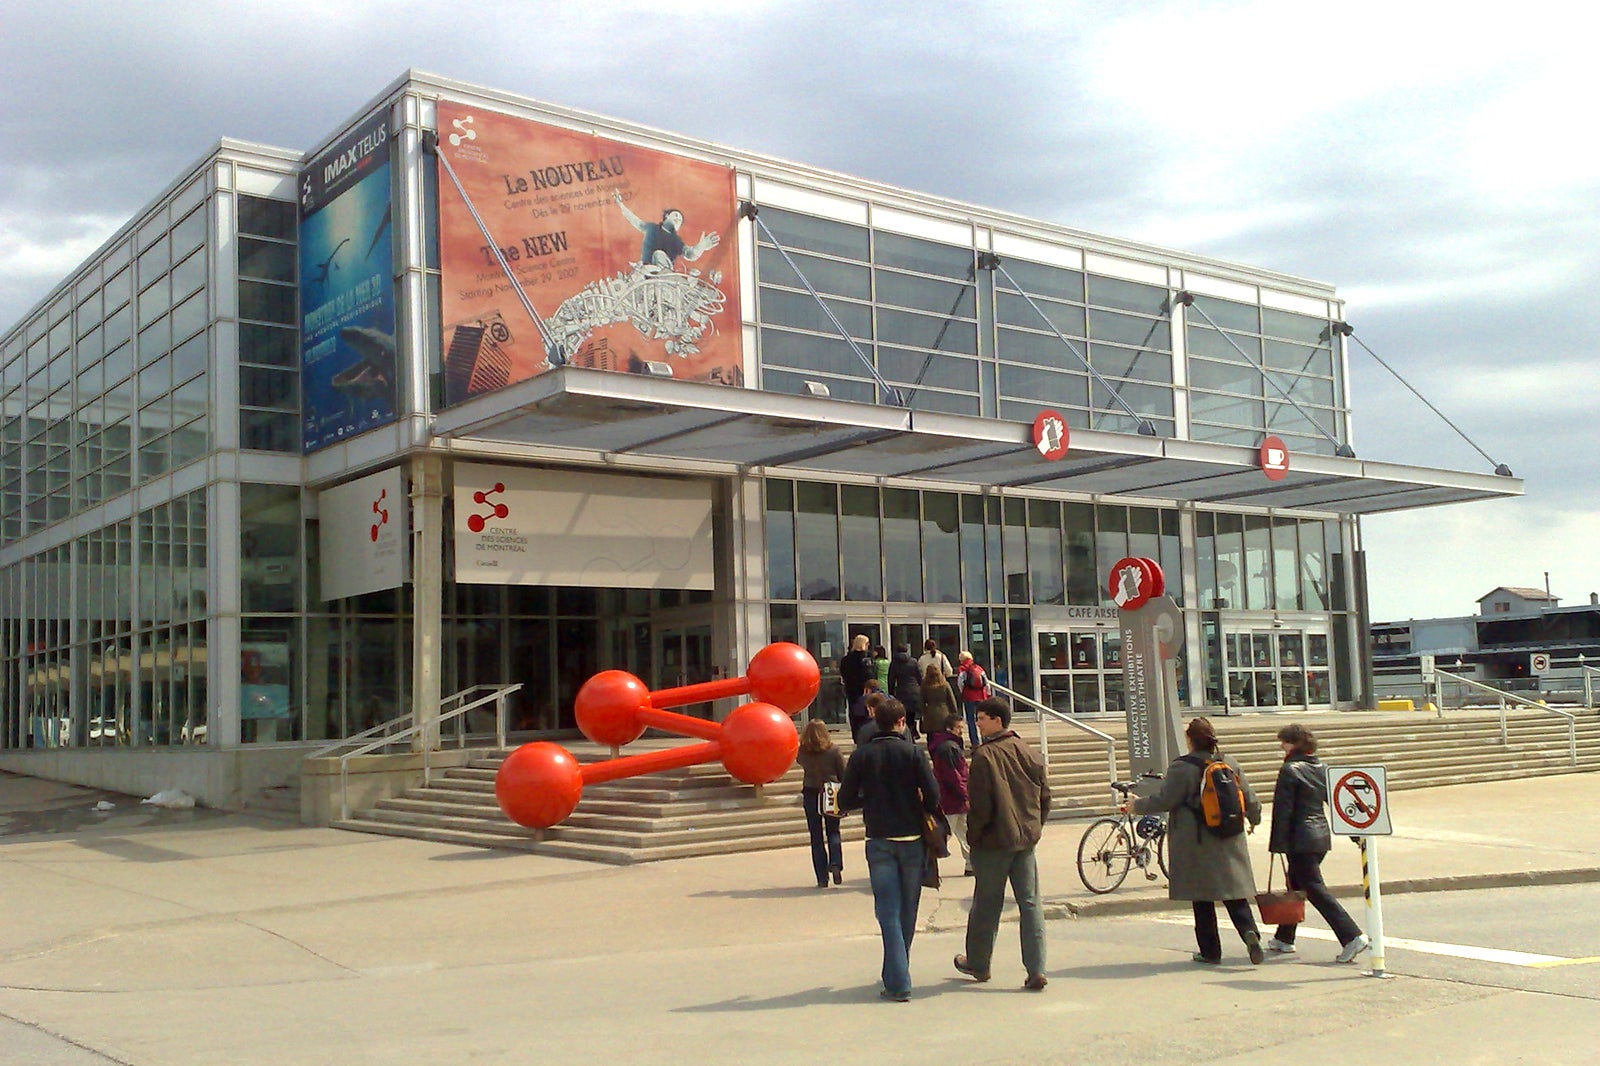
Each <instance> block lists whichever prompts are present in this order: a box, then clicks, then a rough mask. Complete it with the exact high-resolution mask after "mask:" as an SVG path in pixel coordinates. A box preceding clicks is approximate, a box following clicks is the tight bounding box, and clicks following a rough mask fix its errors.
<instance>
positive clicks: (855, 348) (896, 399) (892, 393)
mask: <svg viewBox="0 0 1600 1066" xmlns="http://www.w3.org/2000/svg"><path fill="white" fill-rule="evenodd" d="M739 213H740V214H741V215H743V216H744V217H745V218H748V219H750V220H751V221H752V222H754V223H755V224H756V227H757V228H758V229H760V230H761V232H762V233H763V234H765V235H766V238H767V240H769V241H771V242H772V246H773V247H774V248H776V249H778V254H779V255H781V256H783V261H784V262H785V263H787V264H789V269H790V270H792V271H794V274H795V277H797V278H799V279H800V284H801V285H803V286H805V290H806V292H808V293H810V294H811V298H812V299H813V300H815V301H817V306H818V307H820V308H822V313H823V314H825V315H827V316H828V321H829V322H832V323H833V328H834V329H836V330H838V331H839V336H840V337H842V338H844V342H845V343H846V344H848V345H849V346H850V350H851V351H852V352H855V353H856V358H857V359H859V360H861V365H862V366H864V367H866V368H867V373H868V374H870V375H871V376H872V380H873V381H875V382H877V383H878V388H879V389H882V390H883V397H884V400H885V401H886V402H887V403H888V404H889V405H890V406H893V407H904V406H905V405H906V400H905V397H904V396H902V395H901V393H900V390H899V389H897V388H895V387H894V386H893V385H891V384H889V383H888V382H887V381H885V380H884V379H883V375H882V374H880V373H878V368H877V367H876V366H874V365H873V364H872V360H871V359H868V358H867V354H866V353H865V352H863V351H862V350H861V347H860V346H859V345H857V344H856V342H855V339H854V338H853V337H851V336H850V331H849V330H847V329H845V328H844V323H842V322H840V321H839V318H838V316H837V315H835V314H834V313H833V308H831V307H829V306H828V304H827V301H826V300H824V299H823V298H822V294H821V293H819V292H817V289H816V286H814V285H812V284H811V279H809V278H807V277H806V276H805V272H804V271H802V270H801V269H800V264H798V263H796V262H795V261H794V259H793V258H792V257H791V256H790V255H789V251H788V249H787V248H785V247H784V246H783V245H782V244H781V243H780V242H779V241H778V238H777V237H775V236H773V233H772V231H771V230H770V229H768V228H767V224H766V223H765V222H763V221H761V211H760V208H758V207H756V205H755V204H753V203H745V204H743V205H741V206H740V208H739Z"/></svg>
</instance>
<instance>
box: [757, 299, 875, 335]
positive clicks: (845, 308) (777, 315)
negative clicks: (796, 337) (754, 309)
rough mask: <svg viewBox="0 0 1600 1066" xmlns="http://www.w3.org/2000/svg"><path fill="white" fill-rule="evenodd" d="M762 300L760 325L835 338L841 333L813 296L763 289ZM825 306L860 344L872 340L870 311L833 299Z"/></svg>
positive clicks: (863, 307) (865, 306)
mask: <svg viewBox="0 0 1600 1066" xmlns="http://www.w3.org/2000/svg"><path fill="white" fill-rule="evenodd" d="M760 299H761V321H762V323H763V324H765V325H769V326H792V327H794V328H796V329H809V330H812V331H813V332H816V333H828V334H832V335H834V336H838V334H839V331H838V329H837V328H835V327H834V324H833V323H832V322H831V321H829V319H828V316H827V314H826V313H825V312H824V311H823V310H822V307H821V305H819V304H818V303H817V301H816V300H815V299H813V298H812V296H811V294H810V293H805V292H785V291H783V290H781V289H762V290H761V297H760ZM826 303H827V305H828V309H829V310H830V311H832V312H833V314H834V317H835V318H837V319H838V320H839V323H840V325H842V326H844V328H845V331H846V332H847V333H848V334H849V335H850V336H852V337H854V338H856V339H857V340H867V341H870V340H871V339H872V309H871V308H870V307H868V306H867V305H865V304H853V303H846V302H845V301H843V300H834V299H828V300H826Z"/></svg>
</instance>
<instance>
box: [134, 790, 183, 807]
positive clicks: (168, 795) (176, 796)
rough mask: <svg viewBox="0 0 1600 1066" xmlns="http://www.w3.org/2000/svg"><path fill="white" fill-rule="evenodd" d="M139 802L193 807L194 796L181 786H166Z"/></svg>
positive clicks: (153, 805)
mask: <svg viewBox="0 0 1600 1066" xmlns="http://www.w3.org/2000/svg"><path fill="white" fill-rule="evenodd" d="M139 802H140V803H142V804H148V805H149V806H151V807H172V808H179V807H193V806H194V797H193V796H191V795H189V793H187V792H185V791H184V790H183V789H181V788H164V789H162V790H161V791H160V792H157V793H156V794H155V795H154V796H151V797H150V798H149V799H147V800H140V801H139Z"/></svg>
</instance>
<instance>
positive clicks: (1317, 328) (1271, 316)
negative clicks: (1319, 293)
mask: <svg viewBox="0 0 1600 1066" xmlns="http://www.w3.org/2000/svg"><path fill="white" fill-rule="evenodd" d="M1261 332H1263V333H1265V334H1267V335H1268V336H1272V337H1285V338H1287V339H1289V340H1292V341H1300V342H1301V343H1303V344H1327V343H1328V338H1329V336H1330V333H1331V331H1330V330H1329V328H1328V320H1327V319H1325V318H1312V317H1310V316H1309V315H1297V314H1295V313H1294V312H1292V311H1277V310H1274V309H1272V308H1270V307H1263V308H1262V309H1261Z"/></svg>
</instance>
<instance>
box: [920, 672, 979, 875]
mask: <svg viewBox="0 0 1600 1066" xmlns="http://www.w3.org/2000/svg"><path fill="white" fill-rule="evenodd" d="M934 672H936V671H932V670H931V671H930V675H931V674H932V673H934ZM939 683H940V684H944V678H942V677H941V678H940V679H939ZM944 687H945V690H946V691H949V689H950V686H949V685H945V686H944ZM924 713H926V711H924ZM963 728H964V727H963V724H962V718H961V715H959V714H957V713H956V712H955V710H954V709H951V710H947V711H946V712H945V715H944V720H943V721H942V722H940V723H939V725H938V726H937V727H935V728H931V729H929V730H928V758H929V760H930V761H932V763H933V776H934V779H935V780H936V781H938V782H939V809H940V810H941V811H943V812H944V816H945V820H946V821H947V822H949V823H950V836H951V838H952V839H954V840H955V841H956V843H957V844H959V845H960V847H961V862H962V866H963V869H962V874H963V876H966V877H971V876H972V849H971V847H970V846H969V845H968V844H967V777H968V773H969V769H968V766H967V755H966V751H965V750H964V749H965V748H966V743H965V742H964V741H963V740H962V739H961V733H962V730H963ZM929 861H930V862H937V861H938V860H937V859H930V860H929Z"/></svg>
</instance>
